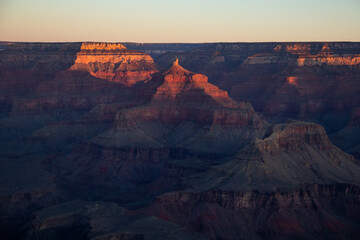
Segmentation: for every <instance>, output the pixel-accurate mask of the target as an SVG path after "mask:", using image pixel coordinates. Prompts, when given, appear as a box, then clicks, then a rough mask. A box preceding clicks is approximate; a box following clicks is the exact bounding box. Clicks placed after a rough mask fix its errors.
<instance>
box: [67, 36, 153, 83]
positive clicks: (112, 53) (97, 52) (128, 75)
mask: <svg viewBox="0 0 360 240" xmlns="http://www.w3.org/2000/svg"><path fill="white" fill-rule="evenodd" d="M70 70H77V71H86V72H89V73H90V74H91V75H93V76H95V77H97V78H101V79H106V80H108V81H112V82H119V83H122V84H123V85H126V86H131V85H133V84H135V83H137V82H139V81H145V80H148V79H149V78H150V76H151V74H153V73H155V72H156V71H157V70H156V66H155V63H154V60H153V59H152V58H151V57H150V55H148V54H145V53H141V52H136V51H129V50H127V49H126V47H125V46H124V45H122V44H111V43H83V44H82V46H81V50H80V52H78V53H77V56H76V60H75V63H74V65H73V66H71V68H70Z"/></svg>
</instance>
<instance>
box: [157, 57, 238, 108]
mask: <svg viewBox="0 0 360 240" xmlns="http://www.w3.org/2000/svg"><path fill="white" fill-rule="evenodd" d="M152 82H153V83H154V82H155V83H156V84H154V85H155V86H156V89H155V94H153V96H152V103H156V102H161V101H164V100H167V101H173V102H181V103H201V104H202V103H208V104H210V103H214V104H215V105H220V106H222V107H228V108H234V107H237V102H236V101H234V100H233V99H231V98H230V97H229V95H228V93H227V92H226V91H223V90H221V89H219V88H218V87H216V86H215V85H213V84H211V83H209V82H208V78H207V76H205V75H202V74H196V73H193V72H190V71H188V70H186V69H185V68H183V67H182V66H180V64H179V60H178V59H176V60H175V61H174V62H173V64H172V65H171V66H170V68H168V69H167V70H165V71H164V72H162V73H160V74H159V75H157V76H156V77H155V78H154V79H153V80H152ZM153 83H151V84H153Z"/></svg>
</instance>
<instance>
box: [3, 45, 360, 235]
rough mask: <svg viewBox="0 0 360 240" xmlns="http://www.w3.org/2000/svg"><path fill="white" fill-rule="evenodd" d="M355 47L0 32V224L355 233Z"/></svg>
mask: <svg viewBox="0 0 360 240" xmlns="http://www.w3.org/2000/svg"><path fill="white" fill-rule="evenodd" d="M359 54H360V44H359V43H212V44H140V43H5V42H3V43H0V106H1V111H0V131H1V134H0V142H1V144H0V156H1V159H0V161H1V170H0V182H2V183H1V185H0V193H1V194H0V238H1V239H33V240H35V239H50V238H51V239H94V240H95V239H97V240H100V239H103V240H105V239H139V240H140V239H358V238H359V236H360V231H359V229H360V215H359V211H360V188H359V186H360V177H359V176H360V162H359V156H360V155H359V154H360V153H359V150H360V148H359V146H360V138H359V136H360V135H359V133H360V130H359V129H360V127H359V126H360V125H359V124H360V120H359V119H360V117H359V116H360V114H359V108H360V98H359V95H358V93H359V92H360V84H359V82H360V79H359V76H360V74H359V73H360V60H359V59H360V55H359ZM253 106H254V107H253ZM328 134H329V136H328ZM345 151H346V152H345Z"/></svg>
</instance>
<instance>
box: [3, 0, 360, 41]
mask: <svg viewBox="0 0 360 240" xmlns="http://www.w3.org/2000/svg"><path fill="white" fill-rule="evenodd" d="M0 41H20V42H79V41H94V42H96V41H105V42H158V43H166V42H184V43H185V42H192V43H198V42H273V41H276V42H286V41H360V0H177V1H173V0H126V1H123V0H0Z"/></svg>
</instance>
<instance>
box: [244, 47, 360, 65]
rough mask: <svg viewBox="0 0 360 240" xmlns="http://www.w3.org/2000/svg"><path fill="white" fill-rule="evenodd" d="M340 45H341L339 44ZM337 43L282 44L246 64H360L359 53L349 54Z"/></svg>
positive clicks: (252, 58)
mask: <svg viewBox="0 0 360 240" xmlns="http://www.w3.org/2000/svg"><path fill="white" fill-rule="evenodd" d="M339 44H340V43H339ZM339 44H335V43H281V44H277V45H276V46H275V47H274V49H273V51H266V52H261V53H257V54H255V55H252V56H249V57H248V58H247V59H246V60H245V61H244V64H279V63H281V64H290V65H297V66H300V67H303V66H321V65H323V64H324V65H332V66H354V65H358V64H360V55H359V54H358V51H355V52H354V53H353V52H351V51H350V52H349V50H348V49H342V47H340V46H339Z"/></svg>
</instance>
